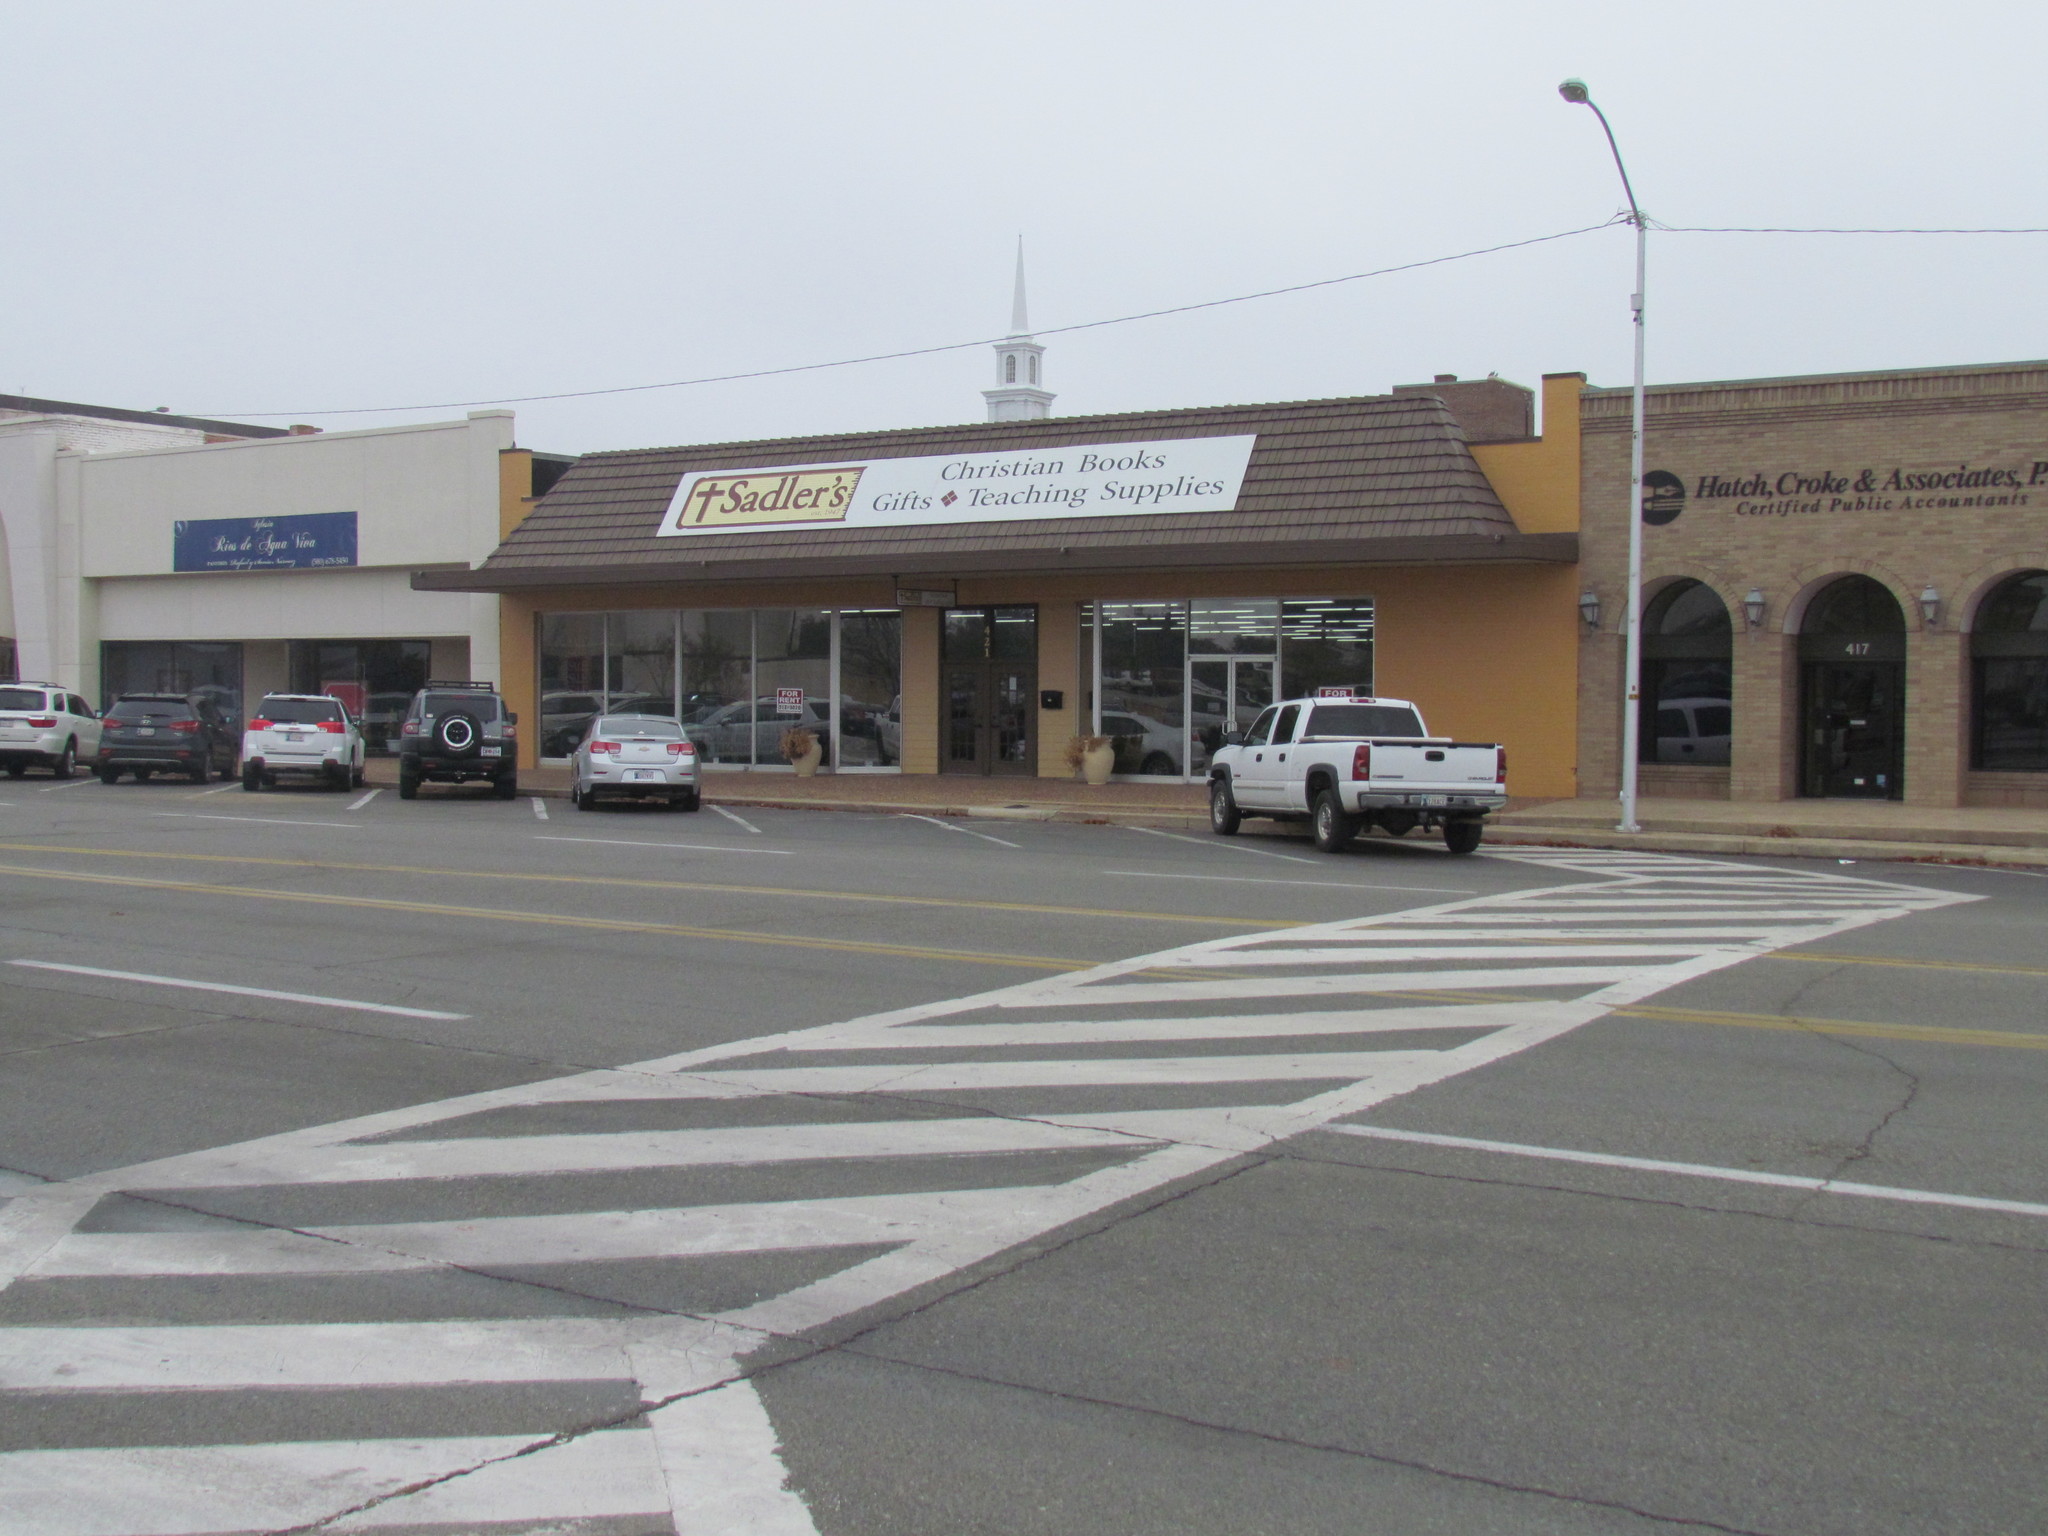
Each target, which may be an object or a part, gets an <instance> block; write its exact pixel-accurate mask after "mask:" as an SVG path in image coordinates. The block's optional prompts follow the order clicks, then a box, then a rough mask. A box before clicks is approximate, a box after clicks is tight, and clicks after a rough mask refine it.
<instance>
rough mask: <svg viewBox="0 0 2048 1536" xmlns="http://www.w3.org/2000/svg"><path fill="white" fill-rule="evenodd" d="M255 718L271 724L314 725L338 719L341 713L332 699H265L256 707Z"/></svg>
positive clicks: (338, 706) (339, 707)
mask: <svg viewBox="0 0 2048 1536" xmlns="http://www.w3.org/2000/svg"><path fill="white" fill-rule="evenodd" d="M256 718H257V719H259V720H268V721H269V722H270V723H271V724H272V725H314V724H317V723H318V722H320V721H322V720H339V719H341V718H342V715H341V706H340V705H339V704H337V703H336V702H335V701H334V700H332V699H265V700H264V701H263V702H262V703H261V704H260V705H258V706H257V708H256Z"/></svg>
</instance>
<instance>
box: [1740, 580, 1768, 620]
mask: <svg viewBox="0 0 2048 1536" xmlns="http://www.w3.org/2000/svg"><path fill="white" fill-rule="evenodd" d="M1742 616H1743V618H1745V619H1747V620H1748V621H1749V627H1750V628H1751V629H1762V628H1763V624H1764V589H1763V588H1762V587H1751V588H1750V589H1749V596H1747V597H1745V598H1744V599H1743V600H1742Z"/></svg>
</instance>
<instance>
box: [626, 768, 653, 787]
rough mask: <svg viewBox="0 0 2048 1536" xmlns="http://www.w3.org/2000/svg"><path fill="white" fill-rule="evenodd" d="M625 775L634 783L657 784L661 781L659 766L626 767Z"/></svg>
mask: <svg viewBox="0 0 2048 1536" xmlns="http://www.w3.org/2000/svg"><path fill="white" fill-rule="evenodd" d="M626 777H627V778H628V779H629V780H631V781H632V782H634V783H636V784H645V783H649V782H653V783H657V784H658V783H660V782H661V770H660V769H659V768H628V769H627V770H626Z"/></svg>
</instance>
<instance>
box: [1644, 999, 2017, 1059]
mask: <svg viewBox="0 0 2048 1536" xmlns="http://www.w3.org/2000/svg"><path fill="white" fill-rule="evenodd" d="M1612 1017H1615V1018H1625V1019H1661V1020H1664V1021H1666V1022H1668V1023H1672V1024H1729V1025H1733V1026H1735V1027H1736V1028H1739V1029H1782V1030H1795V1031H1804V1032H1808V1033H1820V1034H1825V1035H1860V1036H1864V1037H1866V1038H1870V1039H1876V1040H1926V1041H1931V1042H1933V1043H1934V1044H1937V1045H1996V1046H2005V1047H2008V1048H2010V1049H2014V1050H2022V1051H2048V1034H2038V1035H2036V1034H2028V1033H2026V1032H2025V1031H2023V1030H2015V1029H1952V1028H1948V1027H1946V1026H1943V1025H1937V1024H1866V1023H1862V1022H1860V1021H1858V1020H1855V1019H1808V1018H1800V1017H1798V1016H1796V1015H1792V1014H1774V1013H1715V1012H1711V1011H1709V1010H1707V1009H1703V1008H1645V1007H1643V1006H1641V1005H1640V1004H1638V1005H1636V1006H1634V1007H1629V1008H1617V1009H1615V1010H1614V1013H1613V1015H1612Z"/></svg>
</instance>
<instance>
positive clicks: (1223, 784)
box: [1209, 774, 1244, 837]
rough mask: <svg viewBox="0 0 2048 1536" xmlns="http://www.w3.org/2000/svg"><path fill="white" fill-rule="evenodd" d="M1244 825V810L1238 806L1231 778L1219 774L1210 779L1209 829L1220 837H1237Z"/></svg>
mask: <svg viewBox="0 0 2048 1536" xmlns="http://www.w3.org/2000/svg"><path fill="white" fill-rule="evenodd" d="M1243 825H1244V812H1242V811H1240V810H1239V809H1238V808H1237V797H1236V796H1234V795H1232V794H1231V792H1230V779H1229V777H1228V776H1227V775H1223V774H1218V775H1217V776H1216V777H1215V778H1213V779H1211V780H1210V781H1209V830H1210V831H1211V832H1214V833H1215V834H1216V835H1217V836H1218V837H1235V836H1236V835H1237V829H1238V828H1239V827H1241V826H1243Z"/></svg>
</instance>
